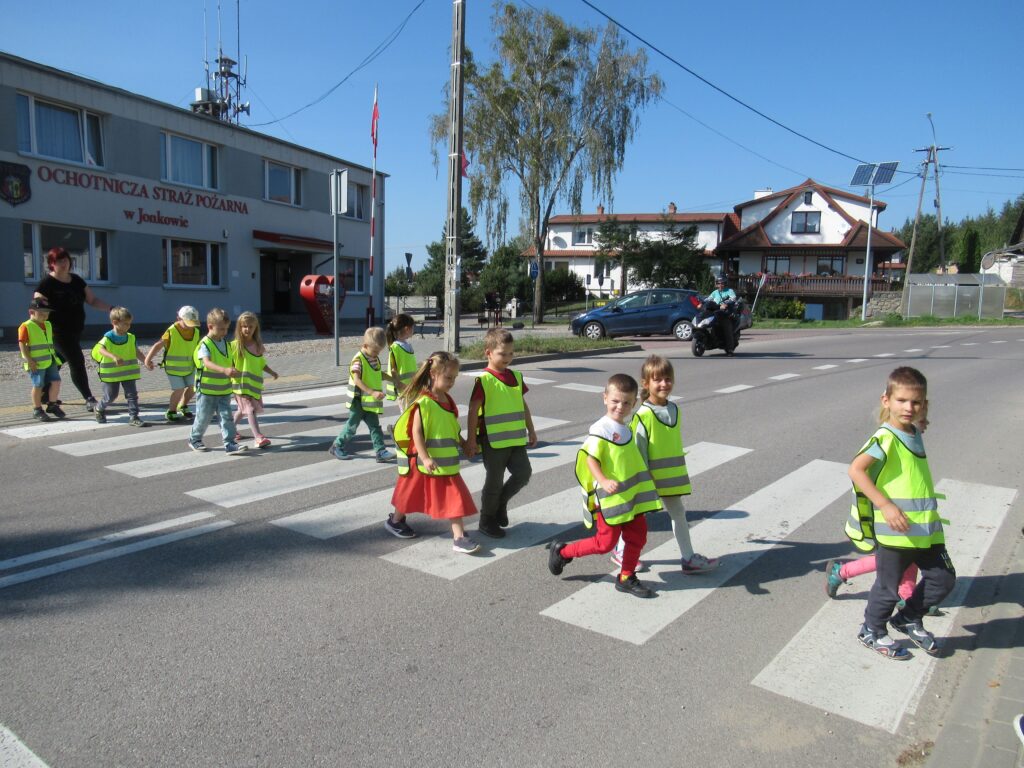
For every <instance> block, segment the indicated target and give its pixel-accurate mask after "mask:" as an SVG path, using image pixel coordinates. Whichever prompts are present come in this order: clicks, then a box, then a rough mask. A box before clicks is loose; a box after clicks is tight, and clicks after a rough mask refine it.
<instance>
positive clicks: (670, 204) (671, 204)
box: [668, 203, 676, 213]
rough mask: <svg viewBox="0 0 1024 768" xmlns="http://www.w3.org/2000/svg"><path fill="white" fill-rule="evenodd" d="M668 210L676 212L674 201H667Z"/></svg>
mask: <svg viewBox="0 0 1024 768" xmlns="http://www.w3.org/2000/svg"><path fill="white" fill-rule="evenodd" d="M668 212H669V213H675V212H676V204H675V203H669V204H668Z"/></svg>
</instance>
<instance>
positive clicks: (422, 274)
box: [416, 208, 487, 308]
mask: <svg viewBox="0 0 1024 768" xmlns="http://www.w3.org/2000/svg"><path fill="white" fill-rule="evenodd" d="M475 228H476V223H475V222H474V221H473V217H472V216H470V215H469V211H467V210H466V209H465V208H462V209H461V212H460V219H459V232H460V233H461V235H462V270H461V279H460V281H459V282H460V288H461V289H462V290H463V291H465V290H466V289H467V288H469V287H470V286H471V285H473V284H475V283H476V281H477V280H478V279H479V277H480V273H481V271H483V266H484V262H486V260H487V249H486V248H484V244H483V243H482V242H481V241H480V238H479V237H477V236H476V233H475V232H474V231H473V230H474V229H475ZM446 230H447V225H445V227H443V228H442V230H441V239H440V240H436V241H434V242H433V243H430V244H429V245H428V246H427V263H426V264H425V265H424V267H423V269H421V270H420V271H419V272H418V273H417V274H416V292H417V293H419V294H422V295H425V296H436V297H437V306H438V307H439V308H440V307H443V306H444V274H445V238H446V236H447V231H446Z"/></svg>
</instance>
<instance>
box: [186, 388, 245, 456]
mask: <svg viewBox="0 0 1024 768" xmlns="http://www.w3.org/2000/svg"><path fill="white" fill-rule="evenodd" d="M214 411H216V412H217V415H218V416H220V434H221V437H222V438H224V445H227V444H228V443H233V442H235V436H236V435H237V434H238V430H237V428H236V427H235V419H234V417H233V416H232V415H231V395H205V394H203V393H202V392H200V393H199V395H198V396H197V397H196V420H195V421H194V422H192V435H191V437H190V439H191V440H192V442H193V443H201V442H202V441H203V433H204V432H205V431H206V428H207V427H208V426H209V425H210V421H211V420H212V419H213V413H214Z"/></svg>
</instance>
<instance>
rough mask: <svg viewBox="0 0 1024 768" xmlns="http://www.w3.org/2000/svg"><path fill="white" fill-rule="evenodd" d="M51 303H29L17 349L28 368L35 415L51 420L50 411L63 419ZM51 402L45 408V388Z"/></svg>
mask: <svg viewBox="0 0 1024 768" xmlns="http://www.w3.org/2000/svg"><path fill="white" fill-rule="evenodd" d="M49 317H50V304H49V302H47V300H46V299H41V298H35V299H32V301H31V302H30V303H29V305H28V318H29V319H28V320H26V321H25V322H24V323H22V324H21V325H20V326H19V327H18V349H19V351H20V352H21V357H22V359H23V360H24V363H23V365H24V367H25V370H26V371H28V377H29V379H30V380H31V381H32V418H34V419H35V420H36V421H50V414H53V415H54V416H56V417H57V418H58V419H63V418H64V417H65V416H66V414H65V413H64V411H63V409H61V407H60V405H61V403H60V400H59V398H60V364H59V363H58V362H57V356H56V354H55V353H54V351H53V327H52V326H51V325H50V321H49V319H48V318H49ZM44 389H45V390H47V391H46V395H47V399H48V400H49V404H48V405H47V406H46V410H45V411H44V410H43V390H44Z"/></svg>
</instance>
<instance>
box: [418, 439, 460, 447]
mask: <svg viewBox="0 0 1024 768" xmlns="http://www.w3.org/2000/svg"><path fill="white" fill-rule="evenodd" d="M426 446H427V448H458V447H459V443H458V441H456V440H454V439H452V438H450V437H432V438H430V439H429V440H427V441H426Z"/></svg>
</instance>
